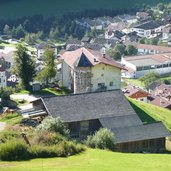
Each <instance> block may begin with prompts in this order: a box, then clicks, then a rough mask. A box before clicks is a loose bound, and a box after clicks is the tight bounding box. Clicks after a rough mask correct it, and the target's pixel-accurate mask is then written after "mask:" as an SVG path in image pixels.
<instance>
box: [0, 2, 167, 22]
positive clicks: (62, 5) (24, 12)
mask: <svg viewBox="0 0 171 171" xmlns="http://www.w3.org/2000/svg"><path fill="white" fill-rule="evenodd" d="M159 2H169V0H150V1H148V0H129V1H125V0H120V1H118V0H96V1H92V0H86V1H83V0H72V1H68V0H0V19H6V18H12V19H14V18H20V17H24V16H33V15H37V14H41V15H43V16H45V17H49V16H53V15H62V14H65V13H67V12H79V11H82V10H85V9H110V10H111V9H123V8H126V9H128V8H133V7H136V8H137V7H142V6H143V5H144V4H147V5H155V4H157V3H159Z"/></svg>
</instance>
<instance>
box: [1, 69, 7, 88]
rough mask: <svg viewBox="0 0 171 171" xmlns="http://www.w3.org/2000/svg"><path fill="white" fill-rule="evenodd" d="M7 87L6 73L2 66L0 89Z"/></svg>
mask: <svg viewBox="0 0 171 171" xmlns="http://www.w3.org/2000/svg"><path fill="white" fill-rule="evenodd" d="M6 86H7V78H6V72H5V70H4V69H3V67H2V66H0V88H3V87H6Z"/></svg>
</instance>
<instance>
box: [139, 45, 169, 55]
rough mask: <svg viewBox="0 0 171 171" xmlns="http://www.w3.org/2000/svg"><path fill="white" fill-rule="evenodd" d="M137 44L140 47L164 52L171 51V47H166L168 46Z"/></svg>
mask: <svg viewBox="0 0 171 171" xmlns="http://www.w3.org/2000/svg"><path fill="white" fill-rule="evenodd" d="M136 46H137V48H138V49H147V50H156V51H159V52H164V53H168V52H171V47H166V46H157V45H147V44H137V45H136Z"/></svg>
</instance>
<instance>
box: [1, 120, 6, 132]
mask: <svg viewBox="0 0 171 171" xmlns="http://www.w3.org/2000/svg"><path fill="white" fill-rule="evenodd" d="M5 126H6V123H4V122H0V131H3V130H4V129H5Z"/></svg>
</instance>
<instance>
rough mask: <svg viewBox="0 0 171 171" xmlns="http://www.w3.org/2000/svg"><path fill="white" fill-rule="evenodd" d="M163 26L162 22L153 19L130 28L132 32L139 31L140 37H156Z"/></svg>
mask: <svg viewBox="0 0 171 171" xmlns="http://www.w3.org/2000/svg"><path fill="white" fill-rule="evenodd" d="M163 28H164V26H163V25H162V24H161V23H158V22H156V21H153V20H152V21H147V22H145V23H143V24H139V25H137V26H135V27H132V28H131V29H130V30H131V32H133V31H135V32H137V35H138V36H139V37H145V38H154V37H156V36H157V35H158V33H160V32H161V31H162V29H163Z"/></svg>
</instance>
